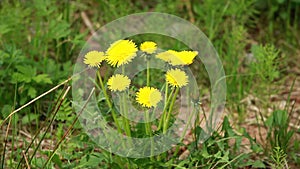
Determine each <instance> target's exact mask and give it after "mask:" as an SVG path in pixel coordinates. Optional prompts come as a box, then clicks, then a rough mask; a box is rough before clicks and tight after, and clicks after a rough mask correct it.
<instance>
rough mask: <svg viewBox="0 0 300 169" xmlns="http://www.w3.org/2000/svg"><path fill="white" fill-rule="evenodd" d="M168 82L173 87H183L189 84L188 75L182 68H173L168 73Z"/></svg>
mask: <svg viewBox="0 0 300 169" xmlns="http://www.w3.org/2000/svg"><path fill="white" fill-rule="evenodd" d="M166 80H167V83H168V84H170V85H171V86H173V87H179V88H181V87H183V86H186V85H187V84H188V77H187V75H186V73H185V72H184V71H182V70H180V69H171V70H168V71H167V74H166Z"/></svg>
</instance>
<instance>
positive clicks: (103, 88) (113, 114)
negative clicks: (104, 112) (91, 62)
mask: <svg viewBox="0 0 300 169" xmlns="http://www.w3.org/2000/svg"><path fill="white" fill-rule="evenodd" d="M97 76H98V78H99V82H100V87H101V89H102V91H103V94H104V97H105V100H106V103H107V105H108V107H109V108H110V109H111V114H112V117H113V119H114V122H115V123H116V126H117V130H118V132H119V133H122V130H121V128H120V125H119V122H118V119H117V115H116V112H115V110H114V108H113V106H112V104H111V102H110V100H109V97H108V95H107V92H106V89H105V87H104V85H103V81H102V77H101V75H100V72H99V71H97Z"/></svg>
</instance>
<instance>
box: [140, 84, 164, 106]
mask: <svg viewBox="0 0 300 169" xmlns="http://www.w3.org/2000/svg"><path fill="white" fill-rule="evenodd" d="M161 100H162V97H161V93H160V92H159V91H158V90H157V89H156V88H153V87H143V88H141V89H139V91H138V92H137V94H136V101H137V102H138V103H139V104H141V105H142V106H143V107H148V108H150V107H156V106H157V103H158V102H160V101H161Z"/></svg>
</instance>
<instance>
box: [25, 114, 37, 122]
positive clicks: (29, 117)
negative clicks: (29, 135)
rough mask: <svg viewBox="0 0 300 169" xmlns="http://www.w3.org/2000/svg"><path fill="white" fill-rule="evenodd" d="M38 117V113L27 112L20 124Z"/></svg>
mask: <svg viewBox="0 0 300 169" xmlns="http://www.w3.org/2000/svg"><path fill="white" fill-rule="evenodd" d="M38 118H39V115H38V114H34V113H29V114H26V115H25V116H24V117H23V118H22V124H28V123H31V122H32V121H34V120H36V119H38Z"/></svg>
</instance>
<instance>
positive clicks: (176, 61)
mask: <svg viewBox="0 0 300 169" xmlns="http://www.w3.org/2000/svg"><path fill="white" fill-rule="evenodd" d="M197 55H198V52H197V51H181V52H177V51H174V50H168V51H165V52H162V53H159V54H157V55H156V57H157V58H159V59H162V60H163V61H165V62H168V63H170V64H171V65H173V66H178V65H189V64H191V63H193V60H194V58H195V57H196V56H197Z"/></svg>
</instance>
